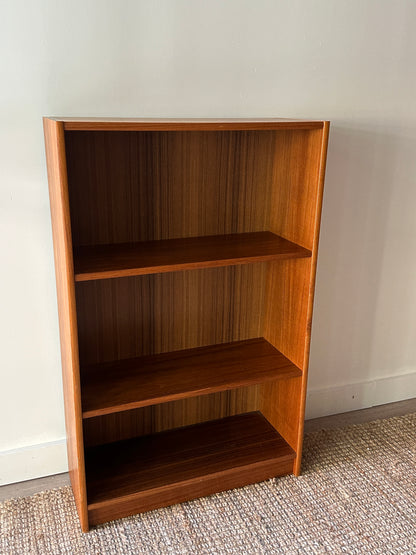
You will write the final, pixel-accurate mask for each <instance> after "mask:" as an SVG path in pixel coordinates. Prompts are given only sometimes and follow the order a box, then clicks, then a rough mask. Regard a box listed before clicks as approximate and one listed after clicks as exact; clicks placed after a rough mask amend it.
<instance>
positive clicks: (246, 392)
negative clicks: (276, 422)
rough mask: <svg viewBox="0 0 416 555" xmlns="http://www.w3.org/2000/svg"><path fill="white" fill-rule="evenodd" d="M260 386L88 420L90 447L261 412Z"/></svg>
mask: <svg viewBox="0 0 416 555" xmlns="http://www.w3.org/2000/svg"><path fill="white" fill-rule="evenodd" d="M259 406H260V386H251V387H244V388H239V389H234V390H231V391H224V392H221V393H213V394H210V395H203V396H200V397H192V398H190V399H183V400H180V401H173V402H169V403H163V404H161V405H154V406H150V407H144V408H140V409H135V410H129V411H125V412H120V413H115V414H109V415H106V416H98V417H96V418H89V419H87V420H84V441H85V444H86V446H92V445H102V444H104V443H111V442H113V441H120V440H123V439H130V438H133V437H139V436H142V435H147V434H152V433H156V432H161V431H163V430H170V429H173V428H178V427H180V426H188V425H191V424H197V423H199V422H207V421H209V420H215V419H217V418H224V417H226V416H233V415H235V414H242V413H244V412H251V411H254V410H258V409H259Z"/></svg>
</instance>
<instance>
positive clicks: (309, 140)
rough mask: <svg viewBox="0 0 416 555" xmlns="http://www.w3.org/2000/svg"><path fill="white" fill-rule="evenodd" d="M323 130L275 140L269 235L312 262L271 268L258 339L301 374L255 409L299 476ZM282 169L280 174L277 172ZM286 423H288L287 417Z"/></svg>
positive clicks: (267, 391) (271, 390) (264, 393)
mask: <svg viewBox="0 0 416 555" xmlns="http://www.w3.org/2000/svg"><path fill="white" fill-rule="evenodd" d="M328 130H329V124H328V123H327V122H325V123H324V127H323V129H322V130H313V131H310V132H304V131H296V132H295V133H293V134H289V133H284V134H282V135H281V141H280V144H279V145H277V148H278V150H277V157H278V158H277V159H278V161H279V163H278V165H277V173H276V179H277V180H278V182H279V184H280V187H279V189H277V188H274V189H273V206H274V207H275V210H274V211H273V212H272V214H271V230H272V231H273V232H274V233H279V234H280V235H282V236H283V237H286V238H287V239H289V240H292V241H296V242H297V243H298V244H300V245H303V246H304V247H306V248H309V249H312V259H308V260H306V259H304V260H294V261H293V264H286V261H282V262H281V263H279V264H277V263H272V264H270V266H269V268H270V269H269V275H268V278H267V291H266V296H265V298H266V299H267V308H266V313H265V320H264V332H263V335H264V337H265V338H266V339H267V340H268V341H269V342H270V343H271V344H272V345H274V346H275V347H276V348H277V349H279V351H281V352H282V353H283V354H284V355H285V356H287V357H288V358H289V359H290V360H291V361H292V362H294V363H295V364H296V365H297V366H299V368H301V369H302V370H303V378H302V379H301V380H299V379H296V380H293V381H291V382H289V381H288V382H286V383H275V384H273V386H271V387H267V385H265V386H263V387H262V390H261V399H262V401H261V405H260V408H261V410H262V411H264V413H265V414H266V415H267V417H268V418H269V420H270V422H271V423H272V424H273V425H274V426H275V427H276V429H277V430H278V431H279V433H280V434H281V435H282V436H283V437H284V438H285V439H286V441H287V442H288V443H289V444H290V445H292V447H293V448H294V449H295V450H296V453H297V457H296V460H295V463H294V472H295V474H299V472H300V464H301V453H302V441H303V421H304V413H305V401H306V387H307V372H308V363H309V349H310V337H311V325H312V308H313V295H314V288H315V273H316V260H317V247H318V238H319V225H320V216H321V206H322V194H323V181H324V171H325V161H326V150H327V143H328ZM283 167H284V168H285V171H284V172H283V170H282V169H279V168H283ZM289 414H290V415H291V418H290V419H288V415H289Z"/></svg>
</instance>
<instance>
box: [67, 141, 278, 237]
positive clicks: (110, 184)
mask: <svg viewBox="0 0 416 555" xmlns="http://www.w3.org/2000/svg"><path fill="white" fill-rule="evenodd" d="M276 134H277V132H275V131H262V132H258V131H240V132H236V131H226V132H201V131H188V132H186V131H184V132H174V131H171V132H132V133H126V132H111V133H108V132H88V131H86V132H67V133H66V143H67V159H68V178H69V194H70V202H71V218H72V219H71V223H72V232H73V241H74V245H75V246H76V247H78V246H82V245H100V244H104V245H105V244H111V243H135V242H141V241H154V240H156V241H158V240H162V239H179V238H184V237H202V236H205V235H228V234H233V233H251V232H257V231H267V230H268V224H269V219H270V194H271V193H270V191H271V186H272V178H273V160H274V152H275V143H276Z"/></svg>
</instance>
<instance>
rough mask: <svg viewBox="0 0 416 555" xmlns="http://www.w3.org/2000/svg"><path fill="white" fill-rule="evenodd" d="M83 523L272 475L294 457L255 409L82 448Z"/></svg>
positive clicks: (287, 470)
mask: <svg viewBox="0 0 416 555" xmlns="http://www.w3.org/2000/svg"><path fill="white" fill-rule="evenodd" d="M85 455H86V461H85V463H86V477H87V497H88V518H89V523H90V525H95V524H99V523H102V522H107V521H109V520H114V519H117V518H122V517H125V516H128V515H132V514H135V513H140V512H145V511H149V510H153V509H156V508H160V507H166V506H168V505H174V504H175V503H182V502H184V501H188V500H191V499H195V498H197V497H202V496H205V495H210V494H212V493H216V492H218V491H224V490H227V489H232V488H236V487H241V486H244V485H247V484H252V483H255V482H259V481H262V480H267V479H269V478H272V477H274V476H281V475H284V474H290V473H291V472H292V469H293V461H294V458H295V452H294V451H293V449H292V448H291V447H290V446H289V445H288V444H287V443H286V441H285V440H284V439H283V438H282V437H281V436H280V435H279V434H278V433H277V431H276V430H275V429H274V428H273V427H272V426H271V424H270V423H269V422H268V421H267V420H266V419H265V418H264V416H263V415H262V414H261V413H259V412H250V413H245V414H241V415H237V416H230V417H227V418H223V419H220V420H214V421H210V422H204V423H202V424H195V425H193V426H187V427H184V428H178V429H175V430H169V431H167V432H160V433H158V434H154V435H151V436H144V437H141V438H136V439H132V440H127V441H120V442H117V443H112V444H108V445H102V446H99V447H92V448H88V449H87V450H86V454H85Z"/></svg>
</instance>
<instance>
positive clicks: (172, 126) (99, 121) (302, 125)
mask: <svg viewBox="0 0 416 555" xmlns="http://www.w3.org/2000/svg"><path fill="white" fill-rule="evenodd" d="M45 119H50V120H53V121H59V122H62V123H63V125H64V129H65V130H66V131H244V130H262V129H276V130H277V129H322V127H323V126H324V124H325V123H326V122H324V121H314V120H296V119H285V118H221V119H217V118H215V119H210V118H85V117H84V118H75V117H48V118H45Z"/></svg>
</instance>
